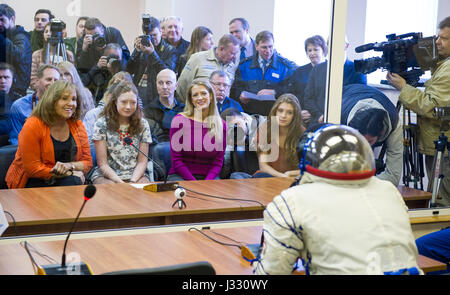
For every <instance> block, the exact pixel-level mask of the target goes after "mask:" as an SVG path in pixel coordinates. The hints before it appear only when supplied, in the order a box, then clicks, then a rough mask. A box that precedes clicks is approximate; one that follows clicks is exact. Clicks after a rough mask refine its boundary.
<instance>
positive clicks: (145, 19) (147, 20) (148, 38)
mask: <svg viewBox="0 0 450 295" xmlns="http://www.w3.org/2000/svg"><path fill="white" fill-rule="evenodd" d="M152 29H153V28H152V21H151V17H150V14H147V13H144V14H142V31H143V32H144V34H145V35H142V36H139V37H140V38H141V44H142V45H144V46H145V47H149V46H150V42H152V44H154V43H155V42H154V40H153V36H152V35H150V32H151V31H152Z"/></svg>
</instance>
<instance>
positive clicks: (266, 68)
mask: <svg viewBox="0 0 450 295" xmlns="http://www.w3.org/2000/svg"><path fill="white" fill-rule="evenodd" d="M255 42H256V54H255V55H253V56H252V57H247V58H246V59H244V60H242V61H241V62H240V64H239V68H238V70H237V71H236V78H235V82H234V84H233V89H232V91H231V96H232V97H239V99H240V100H241V102H242V107H243V108H244V111H245V112H246V113H249V114H260V115H265V116H267V115H268V114H269V112H270V109H271V107H272V105H273V103H274V100H269V101H260V100H256V99H249V98H248V97H247V96H246V95H245V93H244V91H247V92H251V93H253V94H256V95H268V96H273V97H274V98H277V97H279V96H280V95H282V94H283V93H284V92H285V90H284V86H283V83H282V82H283V81H284V80H285V79H287V78H289V77H290V76H291V75H292V73H294V71H295V69H296V68H297V65H296V64H295V63H294V62H292V61H290V60H288V59H286V58H284V57H282V56H281V55H280V54H278V53H277V52H276V51H275V50H274V47H273V44H274V38H273V34H272V33H271V32H269V31H262V32H260V33H258V35H256V38H255Z"/></svg>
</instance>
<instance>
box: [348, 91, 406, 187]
mask: <svg viewBox="0 0 450 295" xmlns="http://www.w3.org/2000/svg"><path fill="white" fill-rule="evenodd" d="M341 124H344V125H348V126H350V127H353V128H355V129H357V130H358V131H359V132H360V133H361V134H362V135H363V136H364V137H365V138H366V139H367V141H368V142H369V143H370V145H371V146H372V147H373V148H375V147H378V146H383V145H386V166H385V167H384V170H383V168H382V165H380V166H379V167H377V177H378V178H380V179H382V180H387V181H390V182H392V184H394V185H395V186H398V184H399V181H400V178H401V175H402V167H403V132H402V124H401V123H400V122H399V116H398V110H397V108H396V107H395V106H394V104H393V103H392V102H391V100H390V99H389V98H388V97H387V96H386V95H384V94H383V93H382V92H381V91H379V90H377V89H375V88H373V87H370V86H367V85H363V84H351V85H347V86H344V88H343V91H342V110H341ZM380 164H382V163H381V162H380ZM380 168H381V169H380Z"/></svg>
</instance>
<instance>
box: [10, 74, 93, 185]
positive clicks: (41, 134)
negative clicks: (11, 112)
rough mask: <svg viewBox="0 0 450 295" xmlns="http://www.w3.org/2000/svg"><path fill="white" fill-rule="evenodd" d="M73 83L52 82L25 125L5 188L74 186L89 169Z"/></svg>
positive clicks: (77, 96)
mask: <svg viewBox="0 0 450 295" xmlns="http://www.w3.org/2000/svg"><path fill="white" fill-rule="evenodd" d="M80 114H81V103H80V95H79V92H78V90H77V88H76V87H75V85H74V84H72V83H70V82H66V81H63V80H61V81H56V82H55V83H54V84H53V85H51V86H50V87H49V88H48V89H47V91H46V92H45V94H44V96H43V97H42V98H41V99H40V100H39V104H38V105H37V106H36V108H35V109H34V110H33V112H32V113H31V117H30V118H28V119H27V120H26V122H25V125H24V126H23V128H22V131H21V132H20V134H19V146H18V149H17V153H16V157H15V159H14V161H13V163H12V164H11V166H10V167H9V170H8V173H7V174H6V178H5V180H6V183H7V184H8V187H9V188H23V187H42V186H61V185H77V184H83V183H84V173H86V172H87V171H89V169H90V168H91V167H92V158H91V153H90V149H89V142H88V137H87V134H86V130H85V128H84V126H83V123H82V122H81V121H80V120H79V118H80Z"/></svg>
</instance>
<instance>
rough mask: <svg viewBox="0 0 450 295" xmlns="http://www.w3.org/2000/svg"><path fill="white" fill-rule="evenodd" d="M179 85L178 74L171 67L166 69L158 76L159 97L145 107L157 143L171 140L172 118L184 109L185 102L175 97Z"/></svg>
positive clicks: (154, 140)
mask: <svg viewBox="0 0 450 295" xmlns="http://www.w3.org/2000/svg"><path fill="white" fill-rule="evenodd" d="M177 86H178V83H177V76H176V74H175V72H174V71H172V70H170V69H164V70H162V71H160V72H159V73H158V75H157V76H156V89H157V91H158V99H154V100H152V102H151V103H150V104H148V105H147V106H146V107H145V109H144V114H145V118H146V119H147V121H148V123H149V125H150V129H151V134H152V138H153V142H155V143H158V142H166V141H169V131H170V124H171V122H172V119H173V117H175V115H177V114H178V113H180V112H182V111H183V110H184V104H183V103H181V102H179V101H178V100H177V99H176V98H175V90H176V89H177Z"/></svg>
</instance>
